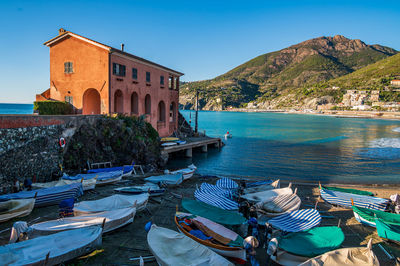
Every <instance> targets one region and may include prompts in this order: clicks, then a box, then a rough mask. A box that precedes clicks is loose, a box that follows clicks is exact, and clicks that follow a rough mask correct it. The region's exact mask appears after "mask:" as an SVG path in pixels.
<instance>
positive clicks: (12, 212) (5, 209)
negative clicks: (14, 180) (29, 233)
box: [0, 198, 35, 222]
mask: <svg viewBox="0 0 400 266" xmlns="http://www.w3.org/2000/svg"><path fill="white" fill-rule="evenodd" d="M34 206H35V199H34V198H31V199H12V200H7V201H2V202H0V222H5V221H8V220H10V219H12V218H15V217H23V216H27V215H29V214H30V213H31V212H32V210H33V207H34Z"/></svg>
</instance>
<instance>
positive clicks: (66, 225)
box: [29, 207, 136, 236]
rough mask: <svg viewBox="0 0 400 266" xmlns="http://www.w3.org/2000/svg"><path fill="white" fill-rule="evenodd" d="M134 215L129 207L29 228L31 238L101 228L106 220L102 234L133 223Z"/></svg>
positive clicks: (63, 219)
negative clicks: (91, 227) (83, 228)
mask: <svg viewBox="0 0 400 266" xmlns="http://www.w3.org/2000/svg"><path fill="white" fill-rule="evenodd" d="M135 214H136V208H135V207H131V208H125V209H117V210H113V211H105V212H96V213H93V214H90V215H82V216H74V217H66V218H60V219H57V220H51V221H47V222H42V223H37V224H34V225H31V226H30V227H29V228H30V229H32V231H31V233H30V234H31V235H32V236H37V235H48V234H53V233H57V232H60V231H65V230H71V229H77V228H82V227H88V226H92V225H99V226H101V225H102V224H103V221H104V219H106V222H105V225H104V232H105V233H106V232H110V231H112V230H115V229H117V228H119V227H122V226H124V225H126V224H128V223H131V222H133V217H134V216H135Z"/></svg>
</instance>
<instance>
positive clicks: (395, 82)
mask: <svg viewBox="0 0 400 266" xmlns="http://www.w3.org/2000/svg"><path fill="white" fill-rule="evenodd" d="M390 85H392V86H395V87H400V79H394V80H392V81H390Z"/></svg>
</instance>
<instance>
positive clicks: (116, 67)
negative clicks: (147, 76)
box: [113, 63, 126, 77]
mask: <svg viewBox="0 0 400 266" xmlns="http://www.w3.org/2000/svg"><path fill="white" fill-rule="evenodd" d="M125 72H126V67H125V66H124V65H120V64H117V63H113V74H114V75H116V76H120V77H125Z"/></svg>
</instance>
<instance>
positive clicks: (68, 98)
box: [65, 96, 74, 105]
mask: <svg viewBox="0 0 400 266" xmlns="http://www.w3.org/2000/svg"><path fill="white" fill-rule="evenodd" d="M65 102H67V103H69V104H71V105H73V104H74V102H73V99H72V96H65Z"/></svg>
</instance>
